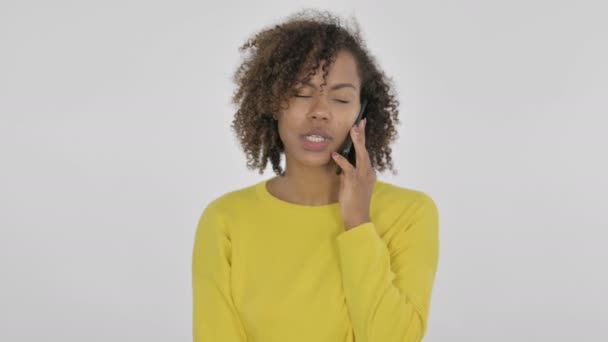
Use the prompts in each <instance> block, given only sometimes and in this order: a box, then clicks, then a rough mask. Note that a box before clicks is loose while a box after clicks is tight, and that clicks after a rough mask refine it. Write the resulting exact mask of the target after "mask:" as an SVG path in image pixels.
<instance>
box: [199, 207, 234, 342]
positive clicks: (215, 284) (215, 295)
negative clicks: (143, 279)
mask: <svg viewBox="0 0 608 342" xmlns="http://www.w3.org/2000/svg"><path fill="white" fill-rule="evenodd" d="M230 269H231V241H230V237H229V235H228V233H227V229H226V225H225V222H224V220H223V219H222V217H221V215H220V214H219V213H218V212H217V211H216V210H215V207H214V206H213V203H211V204H210V205H209V206H208V207H207V208H205V210H204V212H203V214H202V215H201V217H200V220H199V223H198V226H197V229H196V234H195V238H194V248H193V251H192V290H193V296H192V297H193V322H192V323H193V327H192V328H193V329H192V330H193V341H194V342H213V341H225V342H245V341H246V335H245V332H244V329H243V327H242V325H241V322H240V320H239V316H238V312H237V310H236V308H235V306H234V302H233V299H232V294H231V291H230V277H231V272H230Z"/></svg>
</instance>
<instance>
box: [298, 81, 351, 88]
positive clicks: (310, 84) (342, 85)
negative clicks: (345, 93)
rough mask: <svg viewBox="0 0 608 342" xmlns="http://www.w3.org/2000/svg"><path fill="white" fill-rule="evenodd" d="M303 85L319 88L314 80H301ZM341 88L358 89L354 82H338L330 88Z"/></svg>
mask: <svg viewBox="0 0 608 342" xmlns="http://www.w3.org/2000/svg"><path fill="white" fill-rule="evenodd" d="M300 83H301V84H303V85H306V86H309V87H312V88H315V89H317V86H316V85H315V84H313V83H312V82H310V81H309V82H300ZM341 88H353V89H354V90H357V87H355V86H354V85H353V84H352V83H338V84H334V85H333V86H332V87H331V88H330V89H329V90H336V89H341Z"/></svg>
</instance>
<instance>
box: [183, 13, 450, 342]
mask: <svg viewBox="0 0 608 342" xmlns="http://www.w3.org/2000/svg"><path fill="white" fill-rule="evenodd" d="M354 31H355V32H358V31H357V30H354ZM241 51H247V52H249V53H250V55H249V56H248V57H247V58H246V59H245V60H244V62H243V63H242V64H241V66H240V67H239V68H238V69H237V71H236V73H235V75H234V80H235V82H236V84H237V86H238V88H237V91H236V92H235V93H234V97H233V100H234V103H235V104H237V105H238V110H237V111H236V114H235V118H234V121H233V126H232V127H233V129H234V130H235V132H236V133H237V136H238V138H239V140H240V143H241V145H242V146H243V149H244V151H245V152H246V154H247V158H248V167H249V168H255V169H258V170H259V172H260V174H262V172H263V171H264V169H265V168H266V164H267V162H268V160H270V162H271V163H272V169H273V170H274V172H275V174H276V176H275V177H273V178H271V179H267V180H264V181H262V182H259V183H256V184H254V185H251V186H248V187H246V188H242V189H238V190H235V191H231V192H228V193H226V194H224V195H222V196H220V197H219V198H216V199H215V200H213V201H212V202H211V203H210V204H209V205H208V206H207V207H206V208H205V210H204V211H203V213H202V215H201V217H200V220H199V223H198V227H197V231H196V237H195V243H194V249H193V255H192V257H193V259H192V285H193V334H194V341H195V342H203V341H204V342H207V341H209V342H211V341H222V342H223V341H234V342H237V341H243V342H244V341H259V342H273V341H281V342H297V341H306V342H312V341H314V342H323V341H327V342H338V341H340V342H342V341H355V340H356V341H357V342H397V341H399V342H404V341H421V340H422V338H423V336H424V335H425V332H426V328H427V321H428V317H429V306H430V299H431V291H432V287H433V282H434V279H435V274H436V269H437V264H438V256H439V238H438V211H437V207H436V205H435V203H434V201H433V200H432V199H431V197H430V196H429V195H427V194H425V193H424V192H421V191H417V190H413V189H407V188H402V187H398V186H396V185H392V184H389V183H386V182H382V181H379V180H377V178H376V170H379V171H383V170H384V169H386V168H387V166H388V167H389V168H390V169H391V170H392V160H391V148H390V147H389V143H390V142H392V141H393V140H394V138H395V137H396V130H395V124H396V123H398V119H397V115H398V109H397V106H398V102H397V100H396V99H395V97H394V95H392V94H391V91H392V88H391V86H390V85H389V84H390V83H389V82H388V81H387V78H386V77H385V76H384V74H383V73H382V71H380V69H379V68H378V67H377V65H376V63H375V61H374V60H373V58H372V57H371V56H370V54H369V53H368V52H367V50H366V48H365V46H364V42H363V40H362V39H361V38H360V36H359V35H358V34H356V33H353V30H349V29H348V28H346V27H345V26H343V25H341V23H340V21H339V19H337V18H336V17H334V16H333V15H331V14H328V13H326V12H316V11H303V12H300V13H297V14H296V15H293V16H291V17H290V18H288V20H286V21H285V22H283V23H281V24H280V25H276V26H274V27H272V28H268V29H265V30H263V31H261V32H258V33H257V34H255V35H254V36H253V38H251V39H249V40H248V41H247V42H246V43H245V44H244V45H243V46H242V47H241ZM364 99H365V100H366V101H367V106H366V110H365V112H366V118H367V119H366V120H362V121H361V123H360V124H359V125H355V126H354V127H353V123H354V122H355V121H356V118H357V116H358V114H359V111H360V109H361V102H362V100H364ZM349 136H350V137H351V138H352V141H353V146H354V149H355V153H356V162H355V163H354V165H353V164H352V163H350V162H349V161H348V160H347V159H346V158H344V157H343V156H340V155H337V156H336V155H335V154H333V152H336V151H339V150H340V148H341V147H342V145H343V144H344V142H345V140H346V138H347V137H349ZM281 155H285V161H286V164H285V170H283V169H282V167H281V165H280V161H281ZM338 167H339V168H340V170H341V171H342V172H341V173H340V174H339V175H338V174H337V173H336V169H337V168H338Z"/></svg>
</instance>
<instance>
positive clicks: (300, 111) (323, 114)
mask: <svg viewBox="0 0 608 342" xmlns="http://www.w3.org/2000/svg"><path fill="white" fill-rule="evenodd" d="M322 66H323V64H321V66H320V67H319V69H318V70H317V72H316V74H315V75H314V76H313V77H312V78H311V80H310V82H309V83H308V84H301V83H298V84H297V85H296V88H295V89H296V92H295V96H294V97H292V98H290V99H288V106H287V109H283V110H282V112H281V113H279V115H278V122H279V124H278V127H279V135H280V137H281V140H282V141H283V145H284V146H285V155H286V159H287V163H288V164H290V165H291V166H292V167H293V166H294V165H293V164H294V162H295V163H296V164H298V165H302V166H328V165H329V164H334V162H333V159H332V158H331V153H332V152H334V151H338V149H339V148H340V147H341V146H342V144H343V143H344V140H345V139H346V137H347V136H348V135H349V134H350V128H351V127H352V125H353V124H354V122H355V120H356V118H357V115H358V114H359V109H360V105H361V104H360V99H359V92H360V87H361V81H360V78H359V75H358V72H357V64H356V60H355V58H354V57H353V55H352V54H351V53H349V52H347V51H341V52H339V53H338V54H337V55H336V60H335V62H334V64H333V65H332V67H331V68H330V69H329V74H328V75H327V77H326V82H327V84H325V85H324V86H323V89H321V88H320V85H321V83H322V82H323V73H322V70H321V67H322ZM301 79H302V78H300V80H301ZM313 129H320V130H322V131H323V132H324V134H326V135H327V138H326V139H325V141H322V142H314V141H309V140H308V139H307V138H306V136H307V133H308V132H310V131H311V130H313Z"/></svg>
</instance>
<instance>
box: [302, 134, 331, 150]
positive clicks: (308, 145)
mask: <svg viewBox="0 0 608 342" xmlns="http://www.w3.org/2000/svg"><path fill="white" fill-rule="evenodd" d="M329 141H330V140H329V139H324V140H323V141H319V142H316V141H311V140H308V139H306V137H302V147H304V149H305V150H307V151H311V152H320V151H323V150H324V149H325V148H326V147H327V145H329Z"/></svg>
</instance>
